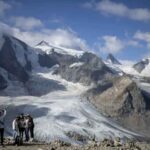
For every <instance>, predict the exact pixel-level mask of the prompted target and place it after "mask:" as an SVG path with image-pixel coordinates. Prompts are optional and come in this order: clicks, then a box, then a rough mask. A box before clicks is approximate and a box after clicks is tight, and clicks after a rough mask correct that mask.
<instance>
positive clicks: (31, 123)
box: [28, 115, 34, 141]
mask: <svg viewBox="0 0 150 150" xmlns="http://www.w3.org/2000/svg"><path fill="white" fill-rule="evenodd" d="M28 117H29V123H28V125H29V131H30V136H31V141H33V139H34V121H33V118H32V117H31V115H28Z"/></svg>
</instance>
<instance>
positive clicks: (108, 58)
mask: <svg viewBox="0 0 150 150" xmlns="http://www.w3.org/2000/svg"><path fill="white" fill-rule="evenodd" d="M106 61H107V62H109V63H111V64H116V65H121V63H120V62H119V61H118V60H117V59H116V58H115V57H114V56H113V55H112V54H111V53H109V54H108V56H107V58H106Z"/></svg>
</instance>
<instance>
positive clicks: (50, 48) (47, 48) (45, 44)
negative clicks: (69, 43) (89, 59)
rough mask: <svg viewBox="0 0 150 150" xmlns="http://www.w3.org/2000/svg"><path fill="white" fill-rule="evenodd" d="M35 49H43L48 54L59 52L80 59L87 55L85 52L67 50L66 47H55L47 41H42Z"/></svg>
mask: <svg viewBox="0 0 150 150" xmlns="http://www.w3.org/2000/svg"><path fill="white" fill-rule="evenodd" d="M35 48H37V49H41V50H43V51H44V52H46V53H47V54H51V53H53V52H57V53H60V54H64V55H71V56H75V57H80V56H82V55H83V54H84V53H85V51H83V50H75V49H70V48H65V47H60V46H53V45H50V44H49V43H48V42H45V41H41V42H40V43H39V44H37V45H36V46H35Z"/></svg>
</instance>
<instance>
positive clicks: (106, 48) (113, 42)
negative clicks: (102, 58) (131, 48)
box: [99, 35, 125, 53]
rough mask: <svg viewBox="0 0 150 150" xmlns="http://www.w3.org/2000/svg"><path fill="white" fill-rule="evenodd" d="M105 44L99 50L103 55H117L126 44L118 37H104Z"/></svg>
mask: <svg viewBox="0 0 150 150" xmlns="http://www.w3.org/2000/svg"><path fill="white" fill-rule="evenodd" d="M102 40H103V41H104V43H103V44H102V45H100V46H99V49H100V51H101V52H103V53H117V52H119V51H121V50H122V49H123V48H124V47H125V44H124V43H123V42H122V41H121V40H120V39H119V38H117V37H116V36H109V35H107V36H103V37H102Z"/></svg>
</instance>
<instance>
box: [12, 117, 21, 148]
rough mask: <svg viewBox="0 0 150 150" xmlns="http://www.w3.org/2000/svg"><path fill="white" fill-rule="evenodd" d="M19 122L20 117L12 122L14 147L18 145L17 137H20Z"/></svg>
mask: <svg viewBox="0 0 150 150" xmlns="http://www.w3.org/2000/svg"><path fill="white" fill-rule="evenodd" d="M19 121H20V117H19V116H17V117H16V118H15V119H14V120H13V122H12V129H13V138H14V145H16V144H18V143H17V142H18V141H17V136H18V135H19Z"/></svg>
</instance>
